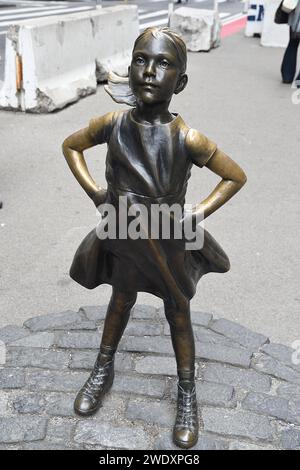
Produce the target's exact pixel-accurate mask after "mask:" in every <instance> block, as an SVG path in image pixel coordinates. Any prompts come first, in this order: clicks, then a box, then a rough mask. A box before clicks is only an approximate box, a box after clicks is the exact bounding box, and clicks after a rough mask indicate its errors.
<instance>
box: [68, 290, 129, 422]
mask: <svg viewBox="0 0 300 470" xmlns="http://www.w3.org/2000/svg"><path fill="white" fill-rule="evenodd" d="M136 297H137V294H136V292H132V293H125V292H120V291H118V290H117V289H113V293H112V296H111V299H110V302H109V306H108V309H107V313H106V318H105V322H104V330H103V334H102V339H101V345H100V351H99V354H98V357H97V359H96V362H95V365H94V368H93V370H92V372H91V375H90V377H89V378H88V380H87V381H86V383H85V384H84V385H83V387H82V388H81V390H80V391H79V392H78V394H77V397H76V399H75V402H74V410H75V411H76V413H77V414H80V415H82V416H88V415H91V414H93V413H95V412H96V411H97V410H98V409H99V408H100V406H101V404H102V398H103V397H104V395H105V393H106V392H107V391H108V390H109V389H110V387H111V386H112V383H113V380H114V354H115V352H116V350H117V347H118V344H119V341H120V339H121V338H122V335H123V332H124V330H125V328H126V325H127V323H128V320H129V316H130V311H131V309H132V307H133V305H134V304H135V301H136Z"/></svg>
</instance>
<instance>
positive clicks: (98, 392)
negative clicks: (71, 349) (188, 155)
mask: <svg viewBox="0 0 300 470" xmlns="http://www.w3.org/2000/svg"><path fill="white" fill-rule="evenodd" d="M113 380H114V360H113V359H111V360H109V361H107V362H105V363H104V364H101V363H100V361H99V356H98V358H97V361H96V363H95V365H94V369H93V371H92V373H91V375H90V376H89V378H88V380H87V381H86V383H85V384H84V385H83V387H82V388H81V390H79V392H78V394H77V396H76V399H75V402H74V411H75V412H76V413H77V414H79V415H81V416H89V415H92V414H94V413H96V411H97V410H98V409H99V408H100V407H101V405H102V398H103V397H104V395H105V394H106V393H107V392H108V390H109V389H110V387H111V386H112V384H113Z"/></svg>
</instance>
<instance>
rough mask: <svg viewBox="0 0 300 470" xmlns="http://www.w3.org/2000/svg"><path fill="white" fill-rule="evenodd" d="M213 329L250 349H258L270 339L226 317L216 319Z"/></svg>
mask: <svg viewBox="0 0 300 470" xmlns="http://www.w3.org/2000/svg"><path fill="white" fill-rule="evenodd" d="M211 329H212V330H213V331H216V332H217V333H220V334H222V335H224V336H227V337H228V338H230V339H232V340H233V341H235V342H237V343H239V344H240V345H242V346H245V348H247V349H250V350H257V349H258V348H259V347H260V346H262V345H263V344H265V343H266V342H267V341H269V340H268V338H267V337H266V336H264V335H260V334H257V333H254V332H253V331H251V330H249V329H248V328H245V327H244V326H242V325H238V324H237V323H234V322H232V321H229V320H226V319H224V318H220V319H219V320H216V321H214V322H213V324H212V325H211Z"/></svg>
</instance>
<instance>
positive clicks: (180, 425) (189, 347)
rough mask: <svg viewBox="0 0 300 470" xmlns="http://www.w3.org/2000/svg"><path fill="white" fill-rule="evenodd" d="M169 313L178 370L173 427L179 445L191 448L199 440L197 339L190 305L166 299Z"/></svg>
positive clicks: (166, 311) (166, 308)
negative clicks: (196, 387)
mask: <svg viewBox="0 0 300 470" xmlns="http://www.w3.org/2000/svg"><path fill="white" fill-rule="evenodd" d="M164 304H165V314H166V318H167V321H168V323H169V325H170V332H171V339H172V344H173V348H174V352H175V357H176V363H177V372H178V399H177V416H176V421H175V425H174V429H173V440H174V442H175V444H176V445H178V446H179V447H183V448H189V447H192V446H193V445H195V444H196V442H197V440H198V413H197V399H196V391H195V342H194V334H193V328H192V324H191V317H190V304H189V302H188V301H187V302H186V305H185V306H184V305H182V306H180V307H179V306H177V305H176V304H174V303H173V302H169V301H165V302H164Z"/></svg>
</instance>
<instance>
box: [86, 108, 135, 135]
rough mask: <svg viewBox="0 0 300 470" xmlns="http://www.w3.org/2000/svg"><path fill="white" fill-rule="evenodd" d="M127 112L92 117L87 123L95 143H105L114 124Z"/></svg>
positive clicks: (119, 111)
mask: <svg viewBox="0 0 300 470" xmlns="http://www.w3.org/2000/svg"><path fill="white" fill-rule="evenodd" d="M126 112H128V110H118V111H112V112H109V113H106V114H104V115H102V116H97V117H93V118H91V119H90V121H89V132H90V134H91V135H92V137H93V138H94V140H95V141H96V142H97V143H103V142H107V141H108V139H109V137H110V135H111V133H112V130H113V128H114V126H115V124H116V123H117V122H118V120H120V119H122V117H123V116H124V114H125V113H126Z"/></svg>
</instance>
